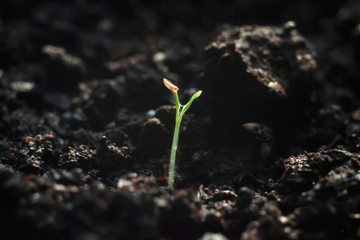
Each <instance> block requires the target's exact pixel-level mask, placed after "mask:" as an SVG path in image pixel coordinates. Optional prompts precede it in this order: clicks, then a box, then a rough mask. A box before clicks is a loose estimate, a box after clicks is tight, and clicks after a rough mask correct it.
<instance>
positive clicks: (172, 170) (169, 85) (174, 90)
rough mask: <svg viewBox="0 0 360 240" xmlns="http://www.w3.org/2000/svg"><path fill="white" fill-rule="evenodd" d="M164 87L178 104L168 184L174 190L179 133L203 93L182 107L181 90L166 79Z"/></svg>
mask: <svg viewBox="0 0 360 240" xmlns="http://www.w3.org/2000/svg"><path fill="white" fill-rule="evenodd" d="M163 82H164V85H165V86H166V87H167V88H168V89H169V90H170V91H171V92H172V93H173V94H174V96H175V104H176V116H175V129H174V136H173V141H172V146H171V155H170V167H169V180H168V184H169V187H171V188H173V185H174V173H175V158H176V150H177V146H178V141H179V131H180V124H181V120H182V118H183V116H184V114H185V112H186V111H187V110H188V109H189V108H190V106H191V104H192V102H193V101H194V100H195V99H196V98H198V97H199V96H200V95H201V93H202V91H197V92H196V93H195V94H194V95H193V96H192V97H191V99H190V100H189V102H188V103H187V104H185V105H181V104H180V101H179V95H178V94H177V92H178V90H179V88H178V87H177V86H175V85H174V84H173V83H172V82H170V81H169V80H167V79H166V78H164V79H163Z"/></svg>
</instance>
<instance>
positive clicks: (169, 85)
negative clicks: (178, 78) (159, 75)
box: [163, 78, 179, 93]
mask: <svg viewBox="0 0 360 240" xmlns="http://www.w3.org/2000/svg"><path fill="white" fill-rule="evenodd" d="M163 83H164V85H165V86H166V87H167V88H168V89H169V90H170V91H171V92H172V93H177V91H179V88H178V87H177V86H176V85H175V84H173V83H172V82H170V81H169V80H168V79H166V78H163Z"/></svg>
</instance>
